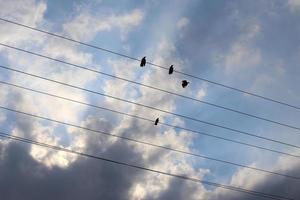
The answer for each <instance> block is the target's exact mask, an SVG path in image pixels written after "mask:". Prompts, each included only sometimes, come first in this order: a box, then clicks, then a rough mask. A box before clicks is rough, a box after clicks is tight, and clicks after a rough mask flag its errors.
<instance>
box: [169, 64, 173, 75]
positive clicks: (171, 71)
mask: <svg viewBox="0 0 300 200" xmlns="http://www.w3.org/2000/svg"><path fill="white" fill-rule="evenodd" d="M173 71H174V67H173V65H171V66H170V68H169V74H173Z"/></svg>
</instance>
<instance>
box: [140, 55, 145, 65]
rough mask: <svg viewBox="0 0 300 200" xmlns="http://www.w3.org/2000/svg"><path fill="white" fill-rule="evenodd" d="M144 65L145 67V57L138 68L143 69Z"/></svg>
mask: <svg viewBox="0 0 300 200" xmlns="http://www.w3.org/2000/svg"><path fill="white" fill-rule="evenodd" d="M145 65H146V56H145V57H143V58H142V60H141V64H140V66H141V67H144V66H145Z"/></svg>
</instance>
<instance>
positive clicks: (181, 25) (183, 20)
mask: <svg viewBox="0 0 300 200" xmlns="http://www.w3.org/2000/svg"><path fill="white" fill-rule="evenodd" d="M189 23H190V20H189V19H188V18H186V17H182V18H180V19H179V20H178V21H177V23H176V26H177V28H178V29H183V28H185V27H186V26H187V25H189Z"/></svg>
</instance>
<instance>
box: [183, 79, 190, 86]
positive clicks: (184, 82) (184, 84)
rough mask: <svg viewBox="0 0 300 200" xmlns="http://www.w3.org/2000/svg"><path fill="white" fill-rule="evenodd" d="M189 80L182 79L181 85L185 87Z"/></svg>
mask: <svg viewBox="0 0 300 200" xmlns="http://www.w3.org/2000/svg"><path fill="white" fill-rule="evenodd" d="M189 83H190V82H188V81H187V80H183V81H182V84H181V85H182V87H183V88H185V87H186V86H187V85H188V84H189Z"/></svg>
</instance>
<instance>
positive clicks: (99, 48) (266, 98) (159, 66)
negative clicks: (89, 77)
mask: <svg viewBox="0 0 300 200" xmlns="http://www.w3.org/2000/svg"><path fill="white" fill-rule="evenodd" d="M0 20H2V21H5V22H7V23H11V24H15V25H18V26H22V27H24V28H28V29H31V30H34V31H38V32H41V33H45V34H48V35H51V36H54V37H57V38H61V39H64V40H68V41H71V42H74V43H77V44H80V45H84V46H87V47H91V48H94V49H97V50H101V51H104V52H108V53H111V54H114V55H117V56H121V57H125V58H128V59H131V60H135V61H140V59H138V58H134V57H131V56H128V55H125V54H122V53H118V52H115V51H112V50H109V49H106V48H103V47H99V46H96V45H92V44H88V43H85V42H81V41H78V40H75V39H72V38H69V37H66V36H62V35H58V34H55V33H51V32H48V31H45V30H41V29H38V28H34V27H32V26H28V25H25V24H21V23H18V22H14V21H11V20H8V19H4V18H0ZM147 64H149V65H151V66H154V67H158V68H161V69H164V70H169V67H164V66H161V65H158V64H154V63H151V62H147ZM174 72H175V73H178V74H181V75H184V76H188V77H191V78H194V79H198V80H201V81H205V82H208V83H211V84H214V85H217V86H221V87H224V88H227V89H231V90H234V91H237V92H240V93H244V94H248V95H251V96H254V97H257V98H261V99H264V100H267V101H271V102H274V103H278V104H281V105H284V106H288V107H290V108H294V109H297V110H300V107H299V106H295V105H292V104H289V103H286V102H283V101H279V100H275V99H273V98H270V97H265V96H262V95H259V94H256V93H253V92H249V91H246V90H242V89H239V88H235V87H232V86H229V85H225V84H222V83H219V82H216V81H211V80H208V79H206V78H202V77H199V76H195V75H191V74H188V73H185V72H182V71H178V70H174Z"/></svg>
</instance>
